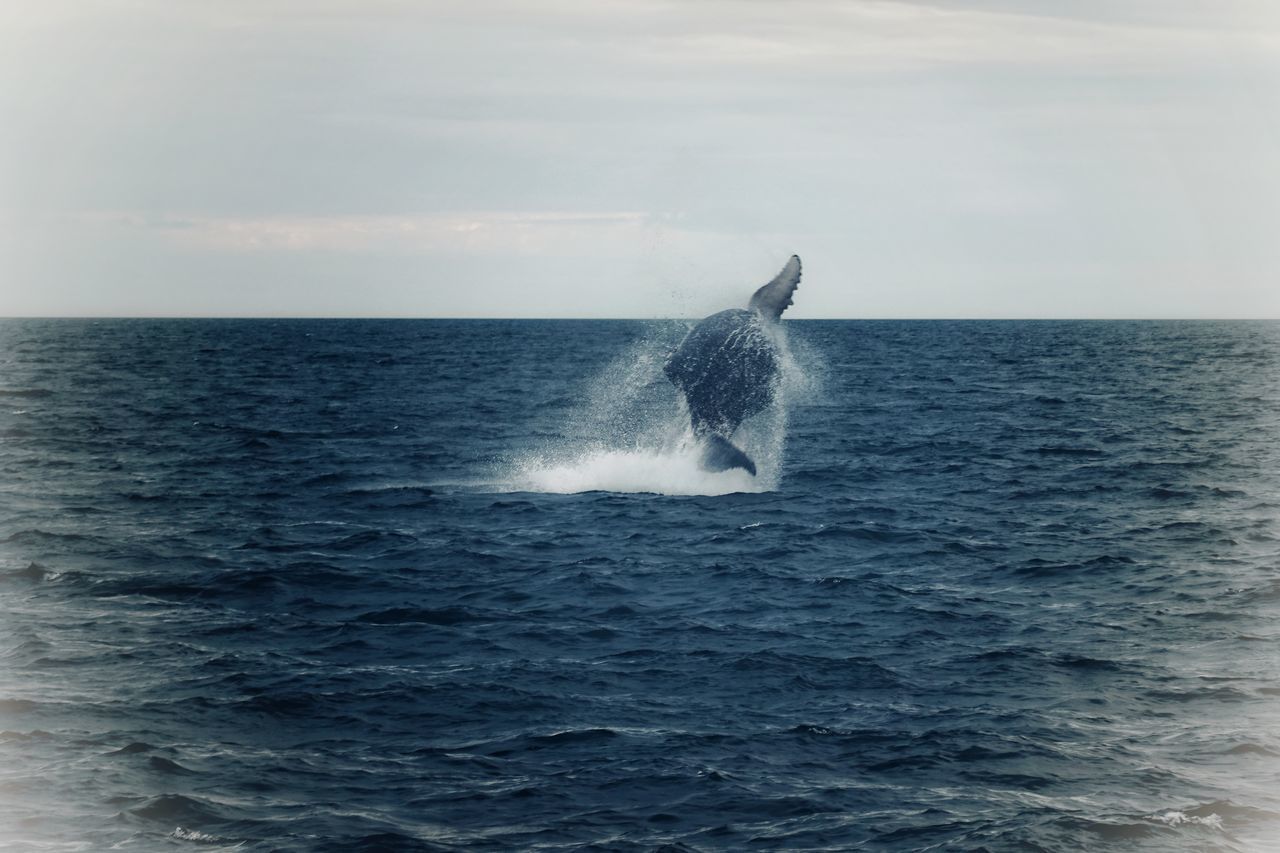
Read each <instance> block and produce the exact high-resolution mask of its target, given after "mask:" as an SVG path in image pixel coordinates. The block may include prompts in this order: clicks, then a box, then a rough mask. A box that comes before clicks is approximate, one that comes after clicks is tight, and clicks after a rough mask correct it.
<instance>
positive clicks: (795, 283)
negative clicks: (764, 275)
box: [747, 255, 800, 320]
mask: <svg viewBox="0 0 1280 853" xmlns="http://www.w3.org/2000/svg"><path fill="white" fill-rule="evenodd" d="M799 286H800V256H799V255H792V256H791V260H789V261H787V265H786V266H784V267H783V268H782V272H780V273H778V274H777V276H775V277H774V279H773V281H771V282H769V283H768V284H766V285H765V286H764V287H762V288H760V289H759V290H757V291H756V292H755V293H754V294H753V295H752V297H751V302H750V303H749V304H748V306H747V307H748V308H751V309H753V310H755V311H759V312H760V315H761V316H763V317H767V318H768V319H770V320H777V319H778V318H780V317H781V316H782V312H783V311H786V310H787V306H789V305H790V304H791V297H792V295H794V294H795V292H796V288H797V287H799Z"/></svg>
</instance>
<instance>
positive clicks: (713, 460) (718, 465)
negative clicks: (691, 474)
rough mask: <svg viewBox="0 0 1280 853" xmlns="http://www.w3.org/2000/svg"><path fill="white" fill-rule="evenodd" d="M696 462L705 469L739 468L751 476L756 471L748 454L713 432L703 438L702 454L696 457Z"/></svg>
mask: <svg viewBox="0 0 1280 853" xmlns="http://www.w3.org/2000/svg"><path fill="white" fill-rule="evenodd" d="M698 464H699V465H700V466H702V468H703V470H705V471H728V470H730V469H733V468H741V469H742V470H744V471H746V472H748V473H750V474H751V476H753V477H754V476H755V473H756V463H754V462H752V461H751V457H750V456H748V455H747V454H745V453H743V452H742V451H741V450H739V449H738V448H737V447H734V446H733V444H732V443H731V442H730V441H729V439H727V438H725V437H724V436H722V435H720V434H719V433H714V432H713V433H709V434H708V435H707V436H706V437H705V438H703V444H702V456H701V457H700V458H699V459H698Z"/></svg>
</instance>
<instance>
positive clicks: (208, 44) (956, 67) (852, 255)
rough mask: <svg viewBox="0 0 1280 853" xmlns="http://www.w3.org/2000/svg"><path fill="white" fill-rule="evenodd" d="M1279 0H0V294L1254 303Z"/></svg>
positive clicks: (1279, 97) (243, 309) (10, 310)
mask: <svg viewBox="0 0 1280 853" xmlns="http://www.w3.org/2000/svg"><path fill="white" fill-rule="evenodd" d="M1277 226H1280V4H1277V3H1275V2H1274V0H929V2H924V0H844V2H836V1H835V0H787V2H785V3H784V2H774V0H696V2H694V0H685V2H676V0H592V2H586V0H582V2H562V0H518V2H517V1H516V0H513V2H502V0H493V1H492V2H489V0H468V2H451V0H439V2H435V1H434V0H428V2H400V0H278V2H273V0H251V2H245V0H218V2H175V0H78V2H67V0H41V2H39V3H37V2H34V0H7V2H4V0H0V315H7V316H50V315H54V316H57V315H71V316H173V315H179V316H185V315H197V316H406V317H490V316H503V317H666V316H679V317H694V316H699V315H701V314H705V313H708V312H710V311H715V310H719V309H721V308H725V307H731V306H733V305H737V304H739V303H745V301H746V299H747V297H748V296H749V295H750V292H751V291H752V290H753V289H754V288H755V287H756V286H758V285H760V284H763V283H764V282H765V281H767V280H768V279H769V278H771V277H772V276H773V275H774V274H775V273H776V272H777V271H778V269H779V268H780V267H781V266H782V264H783V263H784V262H785V261H786V259H787V258H788V257H789V256H790V255H791V254H792V253H796V254H799V255H800V256H801V257H802V258H803V259H804V263H805V278H804V280H803V282H802V284H801V289H800V291H799V292H798V293H797V295H796V302H795V306H794V307H793V308H792V309H791V310H790V311H788V314H787V316H788V317H789V318H791V317H795V318H826V317H849V318H861V317H870V318H877V317H902V318H907V317H957V318H967V317H999V318H1003V317H1018V318H1021V317H1271V318H1276V317H1280V286H1278V281H1280V239H1277V232H1278V228H1277Z"/></svg>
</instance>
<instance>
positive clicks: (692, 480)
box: [513, 447, 767, 495]
mask: <svg viewBox="0 0 1280 853" xmlns="http://www.w3.org/2000/svg"><path fill="white" fill-rule="evenodd" d="M515 479H516V482H515V483H513V486H514V487H515V488H516V489H517V490H519V491H530V492H551V493H555V494H576V493H578V492H594V491H601V492H648V493H652V494H658V495H727V494H732V493H734V492H763V491H767V488H766V484H765V483H763V482H761V481H760V480H759V478H757V477H753V476H751V475H750V474H748V473H747V472H746V471H743V470H741V469H734V470H732V471H721V472H718V473H713V472H710V471H704V470H702V469H701V468H700V467H698V452H697V450H696V449H695V448H693V447H688V448H680V449H676V450H671V451H661V450H598V451H594V452H587V453H585V454H583V455H582V456H579V457H577V458H575V459H572V460H569V461H567V462H564V463H560V464H557V463H541V464H540V463H538V462H533V463H532V464H529V465H528V467H526V468H524V469H523V470H521V471H520V472H519V473H518V474H517V476H516V478H515Z"/></svg>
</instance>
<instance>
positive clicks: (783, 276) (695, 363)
mask: <svg viewBox="0 0 1280 853" xmlns="http://www.w3.org/2000/svg"><path fill="white" fill-rule="evenodd" d="M799 284H800V258H799V257H797V256H796V255H792V256H791V260H789V261H787V264H786V266H784V267H783V268H782V272H780V273H778V275H777V276H775V277H774V279H773V280H772V281H770V282H769V283H768V284H766V285H764V286H763V287H761V288H760V289H758V290H757V291H756V292H755V293H754V294H753V295H752V297H751V301H750V302H749V303H748V305H747V307H746V308H745V309H744V308H731V309H729V310H728V311H721V312H719V313H718V314H712V315H711V316H710V317H707V318H706V319H704V320H702V321H701V322H700V323H698V325H696V326H694V328H693V329H692V331H690V332H689V334H688V335H686V336H685V339H684V340H683V341H682V342H681V344H680V346H679V347H677V348H676V351H675V352H673V353H672V354H671V357H670V358H668V359H667V362H666V364H665V365H664V367H663V372H664V373H665V374H666V375H667V378H668V379H670V380H671V382H672V384H673V385H675V386H676V388H678V389H680V392H681V394H683V396H684V399H685V403H686V404H687V405H688V408H689V420H690V422H691V424H692V426H693V433H694V435H695V436H696V437H697V439H698V441H699V443H700V444H701V451H700V457H699V464H700V465H701V466H702V467H703V468H704V469H706V470H708V471H727V470H729V469H732V468H741V469H743V470H744V471H748V472H749V473H751V474H755V473H756V465H755V462H753V461H752V460H751V457H749V456H747V454H745V453H743V452H742V450H741V449H739V448H738V447H737V446H736V445H734V443H733V441H732V438H733V434H734V432H735V431H737V429H738V427H740V426H741V425H742V422H743V421H745V420H746V419H747V418H749V417H751V416H752V415H754V414H758V413H759V412H762V411H764V410H765V409H766V408H768V407H769V405H770V404H772V403H773V400H774V397H775V396H776V394H777V388H778V369H779V365H780V362H781V358H782V355H781V352H780V351H779V349H778V345H777V343H776V342H775V341H774V338H773V335H772V334H771V329H770V326H772V325H773V324H776V323H778V322H779V321H780V320H781V318H782V312H783V311H785V310H786V309H787V307H788V306H789V305H791V303H792V296H793V295H794V293H795V291H796V288H797V287H798V286H799Z"/></svg>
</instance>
